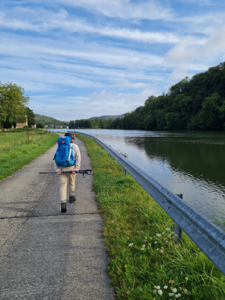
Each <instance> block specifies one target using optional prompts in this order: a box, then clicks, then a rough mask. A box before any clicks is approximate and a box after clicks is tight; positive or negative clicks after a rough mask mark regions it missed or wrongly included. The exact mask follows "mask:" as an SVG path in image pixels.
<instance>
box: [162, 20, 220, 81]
mask: <svg viewBox="0 0 225 300" xmlns="http://www.w3.org/2000/svg"><path fill="white" fill-rule="evenodd" d="M224 36H225V25H223V26H221V27H220V28H218V29H217V30H215V31H214V32H213V33H212V34H211V35H210V36H209V37H208V39H206V41H205V43H204V44H199V43H195V40H196V38H195V37H193V36H189V37H186V38H183V39H181V40H180V41H179V42H178V43H177V44H176V45H175V47H174V48H173V49H172V50H170V51H169V52H168V53H167V55H166V62H167V63H168V65H170V66H173V67H174V71H173V73H172V74H171V78H173V79H178V78H179V79H180V78H181V77H185V76H187V73H188V72H189V71H190V70H194V65H195V64H197V65H198V67H200V65H201V67H200V68H201V70H206V68H203V67H204V65H207V64H208V65H209V64H210V63H211V64H213V63H214V61H215V60H216V59H218V57H220V59H221V62H222V61H223V60H224V59H225V55H224V53H225V39H224ZM195 70H196V69H195ZM197 70H199V69H197ZM185 74H186V75H185Z"/></svg>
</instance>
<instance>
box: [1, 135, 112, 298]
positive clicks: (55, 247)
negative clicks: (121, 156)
mask: <svg viewBox="0 0 225 300" xmlns="http://www.w3.org/2000/svg"><path fill="white" fill-rule="evenodd" d="M75 143H76V144H77V145H78V146H79V148H80V151H81V158H82V161H81V169H88V168H91V161H90V158H89V157H88V155H87V149H86V147H85V146H84V144H83V142H82V141H80V140H79V139H77V138H76V140H75ZM56 147H57V145H55V146H54V147H52V148H51V149H49V150H48V151H46V152H45V153H44V154H43V155H41V156H39V157H38V158H36V159H35V160H33V161H32V162H30V163H29V164H28V165H26V166H24V167H23V168H22V169H20V170H18V171H16V172H15V173H13V174H12V175H11V176H9V177H7V178H5V179H4V180H2V181H1V182H0V229H1V230H0V299H42V300H43V299H54V300H56V299H59V300H62V299H64V300H69V299H76V300H81V299H82V300H85V299H96V300H101V299H102V300H103V299H104V300H106V299H107V300H108V299H109V300H110V299H114V293H113V289H112V288H111V287H110V285H109V283H110V281H109V278H108V276H107V274H106V269H107V259H108V257H107V254H106V252H105V249H104V243H103V238H102V233H101V231H102V228H103V218H102V215H101V214H98V213H95V212H97V210H98V208H97V204H96V202H95V193H94V192H93V191H92V184H93V176H92V175H91V176H86V178H85V179H84V178H82V176H81V175H80V174H79V175H77V176H76V198H77V200H76V202H75V203H72V204H70V203H67V213H65V214H61V211H60V209H61V207H60V201H59V177H58V176H57V175H47V174H46V175H41V174H39V172H40V171H53V160H52V159H53V156H54V153H55V151H56Z"/></svg>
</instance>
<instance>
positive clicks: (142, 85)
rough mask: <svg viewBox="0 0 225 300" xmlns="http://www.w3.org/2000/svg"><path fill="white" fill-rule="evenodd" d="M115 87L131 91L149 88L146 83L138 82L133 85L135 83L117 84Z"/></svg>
mask: <svg viewBox="0 0 225 300" xmlns="http://www.w3.org/2000/svg"><path fill="white" fill-rule="evenodd" d="M114 86H118V87H120V88H124V87H126V88H131V89H140V88H145V87H146V86H147V84H146V83H143V82H137V83H133V82H120V83H117V84H114Z"/></svg>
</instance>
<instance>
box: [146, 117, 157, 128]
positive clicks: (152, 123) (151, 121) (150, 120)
mask: <svg viewBox="0 0 225 300" xmlns="http://www.w3.org/2000/svg"><path fill="white" fill-rule="evenodd" d="M155 126H156V122H155V117H154V116H153V115H149V116H147V117H146V118H145V120H144V129H145V130H153V129H154V128H155Z"/></svg>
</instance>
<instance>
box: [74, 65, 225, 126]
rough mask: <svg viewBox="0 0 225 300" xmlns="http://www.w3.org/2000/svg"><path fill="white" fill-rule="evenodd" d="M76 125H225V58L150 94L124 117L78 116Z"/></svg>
mask: <svg viewBox="0 0 225 300" xmlns="http://www.w3.org/2000/svg"><path fill="white" fill-rule="evenodd" d="M76 128H108V129H139V130H223V129H225V62H223V63H220V64H219V65H218V66H216V67H212V68H209V69H208V70H207V71H206V72H203V73H199V74H196V75H194V76H193V77H192V78H191V79H189V78H188V77H185V78H184V79H183V80H181V81H180V82H178V83H177V84H175V85H172V86H171V87H170V88H169V90H168V92H167V93H162V95H160V96H158V97H155V96H150V97H149V98H148V99H147V100H146V101H145V103H144V106H140V107H138V108H137V109H135V110H134V111H132V112H130V113H126V114H125V116H124V118H117V119H115V120H112V119H110V120H103V119H87V120H76Z"/></svg>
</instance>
